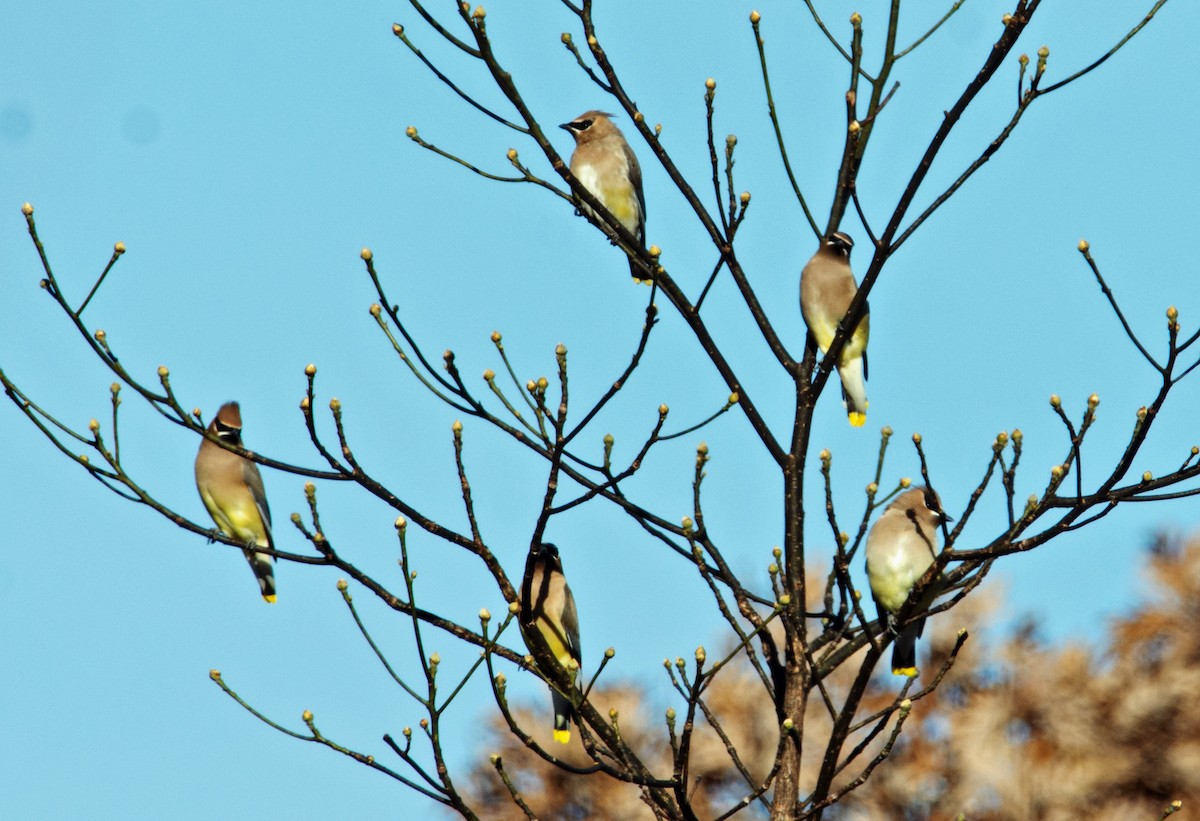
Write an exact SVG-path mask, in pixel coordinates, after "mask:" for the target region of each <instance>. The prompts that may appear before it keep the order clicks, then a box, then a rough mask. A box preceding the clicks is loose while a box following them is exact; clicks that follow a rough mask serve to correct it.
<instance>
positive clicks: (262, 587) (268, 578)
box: [246, 550, 275, 604]
mask: <svg viewBox="0 0 1200 821" xmlns="http://www.w3.org/2000/svg"><path fill="white" fill-rule="evenodd" d="M246 561H248V562H250V569H251V570H253V571H254V578H256V579H257V580H258V589H259V591H260V592H261V593H262V597H263V601H265V602H266V603H267V604H274V603H275V571H274V569H272V567H271V557H270V556H268V555H266V554H265V553H255V552H254V551H252V550H247V551H246Z"/></svg>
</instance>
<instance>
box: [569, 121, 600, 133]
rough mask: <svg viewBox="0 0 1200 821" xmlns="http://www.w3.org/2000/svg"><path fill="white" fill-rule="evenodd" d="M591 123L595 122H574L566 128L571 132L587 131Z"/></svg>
mask: <svg viewBox="0 0 1200 821" xmlns="http://www.w3.org/2000/svg"><path fill="white" fill-rule="evenodd" d="M593 122H595V121H594V120H576V121H575V122H573V123H568V124H567V128H569V129H571V130H572V131H587V130H588V129H589V128H591V127H592V123H593Z"/></svg>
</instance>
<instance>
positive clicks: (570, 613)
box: [519, 544, 580, 744]
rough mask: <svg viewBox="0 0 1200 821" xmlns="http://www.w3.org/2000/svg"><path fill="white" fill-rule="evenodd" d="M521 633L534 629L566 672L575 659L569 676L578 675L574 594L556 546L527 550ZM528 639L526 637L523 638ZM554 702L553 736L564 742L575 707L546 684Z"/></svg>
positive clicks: (522, 594)
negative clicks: (568, 584) (568, 583)
mask: <svg viewBox="0 0 1200 821" xmlns="http://www.w3.org/2000/svg"><path fill="white" fill-rule="evenodd" d="M521 605H522V612H521V618H520V622H519V623H520V626H521V633H522V635H525V636H526V637H528V635H529V631H530V630H534V629H536V630H537V631H538V633H540V634H541V636H542V638H543V639H545V640H546V644H547V645H549V647H550V652H551V653H553V654H554V657H555V658H556V659H558V663H559V664H561V665H562V666H563V669H564V670H566V671H567V672H568V673H569V672H570V671H571V661H572V660H574V661H575V672H574V673H573V674H572V675H571V677H572V679H574V678H575V677H576V676H578V675H579V661H580V653H579V615H578V614H577V613H576V612H575V597H574V596H572V595H571V588H570V587H568V586H567V580H566V577H565V576H563V569H562V559H560V558H559V556H558V548H557V547H555V546H554V545H552V544H542V545H540V546H537V547H534V548H533V549H532V550H531V551H530V552H529V558H528V559H527V560H526V562H525V578H524V580H523V582H522V585H521ZM525 643H526V644H528V643H529V639H528V638H526V639H525ZM550 698H551V699H552V700H553V702H554V740H555V741H557V742H558V743H559V744H566V743H567V742H569V741H570V740H571V720H572V718H574V716H575V708H574V707H572V706H571V702H570V700H569V699H567V698H566V697H565V696H564V695H563V694H562V693H560V692H558V690H556V689H554V688H553V687H551V688H550Z"/></svg>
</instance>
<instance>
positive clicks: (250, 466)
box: [196, 402, 275, 604]
mask: <svg viewBox="0 0 1200 821" xmlns="http://www.w3.org/2000/svg"><path fill="white" fill-rule="evenodd" d="M208 432H209V433H211V434H212V435H214V436H216V437H217V438H218V439H220V440H221V441H222V442H225V443H227V444H230V445H237V446H239V447H240V446H241V445H242V413H241V410H240V409H239V408H238V403H237V402H226V403H225V404H224V405H222V406H221V408H220V410H218V411H217V415H216V416H215V417H214V418H213V420H212V423H211V424H210V425H209V426H208ZM196 489H197V490H199V491H200V498H201V499H202V500H203V501H204V506H205V507H206V508H208V514H209V515H210V516H212V518H213V521H214V522H216V523H217V527H218V528H220V529H221V532H223V533H224V534H225V535H226V536H230V537H232V538H234V539H241V540H242V541H244V542H245V543H246V544H255V545H257V546H258V547H266V548H274V546H275V543H274V541H273V540H272V538H271V510H270V508H268V507H267V496H266V493H264V492H263V481H262V474H260V473H259V472H258V465H256V464H254V463H253V462H251V461H250V460H249V459H246V458H245V457H243V456H239V455H238V454H236V453H234V452H233V451H230V450H225V449H224V448H223V447H221V446H220V445H218V444H217V443H215V442H210V441H209V440H208V439H205V440H203V441H202V442H201V443H200V452H199V453H198V454H196ZM273 558H274V557H272V556H268V555H267V554H265V553H255V552H254V551H252V550H247V551H246V560H247V561H248V562H250V569H251V570H253V571H254V577H255V578H256V579H258V586H259V588H260V589H261V590H262V597H263V598H264V599H266V600H267V601H268V602H270V603H272V604H273V603H274V602H275V573H274V572H273V571H272V570H271V562H272V560H273Z"/></svg>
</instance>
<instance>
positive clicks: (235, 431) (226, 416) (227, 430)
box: [208, 402, 242, 444]
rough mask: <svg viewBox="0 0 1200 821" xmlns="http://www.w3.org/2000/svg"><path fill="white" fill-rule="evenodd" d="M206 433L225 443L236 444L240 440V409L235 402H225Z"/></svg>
mask: <svg viewBox="0 0 1200 821" xmlns="http://www.w3.org/2000/svg"><path fill="white" fill-rule="evenodd" d="M208 432H209V433H213V434H216V435H217V436H218V437H220V438H221V439H224V440H225V441H227V442H232V443H235V444H236V443H238V442H239V441H240V440H241V438H242V409H241V408H240V407H239V406H238V403H237V402H226V403H225V404H224V405H222V406H221V407H220V408H219V409H218V410H217V415H216V416H215V417H213V420H212V424H211V425H209V426H208Z"/></svg>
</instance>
